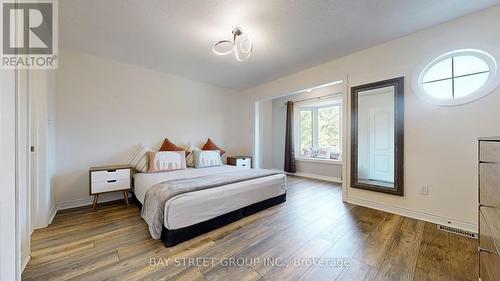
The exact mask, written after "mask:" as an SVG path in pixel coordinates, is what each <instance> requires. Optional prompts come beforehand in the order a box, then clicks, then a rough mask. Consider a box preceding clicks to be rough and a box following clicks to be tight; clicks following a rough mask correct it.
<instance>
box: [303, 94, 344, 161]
mask: <svg viewBox="0 0 500 281" xmlns="http://www.w3.org/2000/svg"><path fill="white" fill-rule="evenodd" d="M341 116H342V105H341V102H340V101H338V100H337V101H336V102H332V101H330V102H329V103H321V104H320V103H317V104H308V105H306V106H303V107H300V106H299V107H298V130H297V131H298V137H296V139H298V145H297V148H296V150H297V153H296V155H298V156H299V157H301V158H317V159H331V160H333V159H340V156H341V155H340V154H341V151H342V145H341Z"/></svg>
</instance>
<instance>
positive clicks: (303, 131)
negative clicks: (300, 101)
mask: <svg viewBox="0 0 500 281" xmlns="http://www.w3.org/2000/svg"><path fill="white" fill-rule="evenodd" d="M299 130H300V151H299V155H300V156H301V157H311V150H312V143H313V130H312V110H301V111H300V129H299Z"/></svg>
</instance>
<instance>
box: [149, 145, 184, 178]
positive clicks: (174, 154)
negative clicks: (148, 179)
mask: <svg viewBox="0 0 500 281" xmlns="http://www.w3.org/2000/svg"><path fill="white" fill-rule="evenodd" d="M148 160H149V165H148V173H157V172H166V171H173V170H182V169H186V154H185V152H184V150H182V151H158V152H155V151H149V152H148Z"/></svg>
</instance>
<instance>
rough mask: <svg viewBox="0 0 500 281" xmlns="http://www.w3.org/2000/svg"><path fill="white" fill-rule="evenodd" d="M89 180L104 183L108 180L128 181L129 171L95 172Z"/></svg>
mask: <svg viewBox="0 0 500 281" xmlns="http://www.w3.org/2000/svg"><path fill="white" fill-rule="evenodd" d="M91 178H92V182H105V181H109V180H123V179H128V180H129V181H130V169H118V170H104V171H95V172H92V173H91Z"/></svg>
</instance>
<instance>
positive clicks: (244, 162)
mask: <svg viewBox="0 0 500 281" xmlns="http://www.w3.org/2000/svg"><path fill="white" fill-rule="evenodd" d="M236 166H238V167H248V168H251V166H252V159H251V158H240V159H236Z"/></svg>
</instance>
